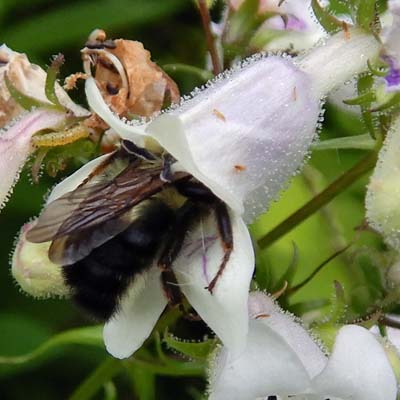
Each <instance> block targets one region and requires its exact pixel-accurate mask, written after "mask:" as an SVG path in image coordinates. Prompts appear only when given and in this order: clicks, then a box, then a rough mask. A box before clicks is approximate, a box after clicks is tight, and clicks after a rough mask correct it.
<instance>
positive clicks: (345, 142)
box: [312, 133, 376, 150]
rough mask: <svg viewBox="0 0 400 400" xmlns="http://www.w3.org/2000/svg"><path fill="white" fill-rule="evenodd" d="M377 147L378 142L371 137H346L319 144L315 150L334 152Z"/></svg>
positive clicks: (314, 146) (365, 135)
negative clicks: (333, 150) (334, 150)
mask: <svg viewBox="0 0 400 400" xmlns="http://www.w3.org/2000/svg"><path fill="white" fill-rule="evenodd" d="M375 146H376V141H375V140H374V139H372V138H371V135H370V134H368V133H366V134H364V135H357V136H346V137H341V138H335V139H328V140H323V141H320V142H317V143H315V144H314V145H313V147H312V148H313V150H332V149H358V150H372V149H374V148H375Z"/></svg>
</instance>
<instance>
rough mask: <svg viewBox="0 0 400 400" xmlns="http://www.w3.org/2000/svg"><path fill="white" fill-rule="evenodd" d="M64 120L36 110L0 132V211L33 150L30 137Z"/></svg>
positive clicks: (51, 113) (51, 112)
mask: <svg viewBox="0 0 400 400" xmlns="http://www.w3.org/2000/svg"><path fill="white" fill-rule="evenodd" d="M64 119H65V114H64V113H61V112H56V111H48V110H45V109H37V110H34V111H31V112H30V113H28V114H25V115H23V116H22V117H21V118H20V119H19V120H17V121H15V122H14V123H13V124H12V125H11V126H10V127H8V128H6V129H5V130H4V131H3V132H0V209H1V208H2V207H3V206H4V205H5V203H6V201H7V198H8V195H9V193H10V191H11V190H12V188H13V186H14V184H15V182H16V181H17V180H18V177H19V173H20V171H21V169H22V167H23V166H24V164H25V161H26V160H27V158H28V157H29V155H30V154H31V152H32V150H33V148H32V145H31V138H32V136H33V135H34V134H35V133H37V132H39V131H41V130H42V129H48V128H54V127H56V126H57V125H59V124H60V123H61V122H62V121H63V120H64Z"/></svg>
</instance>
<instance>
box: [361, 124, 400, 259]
mask: <svg viewBox="0 0 400 400" xmlns="http://www.w3.org/2000/svg"><path fill="white" fill-rule="evenodd" d="M399 151H400V118H399V117H398V118H397V119H396V120H395V121H394V122H393V125H392V127H391V128H390V130H389V132H388V134H387V137H386V139H385V142H384V144H383V147H382V149H381V151H380V153H379V158H378V162H377V165H376V167H375V170H374V172H373V174H372V176H371V179H370V182H369V185H368V190H367V195H366V199H365V206H366V216H367V221H368V223H369V225H370V226H371V227H372V228H374V229H375V230H377V231H378V232H379V233H381V234H382V236H383V238H384V239H385V241H386V243H387V244H389V245H390V246H392V247H393V248H395V249H396V250H398V251H399V250H400V207H399V204H400V203H399V202H400V164H399V159H398V154H399Z"/></svg>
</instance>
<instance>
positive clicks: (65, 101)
mask: <svg viewBox="0 0 400 400" xmlns="http://www.w3.org/2000/svg"><path fill="white" fill-rule="evenodd" d="M5 75H6V76H7V77H8V79H9V80H10V82H11V83H12V85H13V86H14V87H15V88H16V89H18V90H19V91H20V92H21V93H23V94H24V95H26V96H29V97H31V98H33V99H35V100H38V101H40V102H43V103H44V104H49V105H50V104H51V103H50V102H49V101H48V100H47V98H46V95H45V82H46V72H45V71H43V70H42V69H41V68H40V67H39V66H37V65H34V64H31V63H30V62H29V60H28V58H27V57H26V55H25V54H21V53H17V52H15V51H12V50H11V49H9V48H8V47H7V46H6V45H2V46H0V126H3V125H5V124H8V125H7V126H5V127H4V128H3V129H2V131H0V209H1V208H2V207H3V206H4V204H5V202H6V200H7V196H8V195H9V193H10V191H11V190H12V187H13V185H14V184H15V182H16V181H17V179H18V176H19V173H20V171H21V169H22V167H23V166H24V164H25V162H26V160H27V158H28V157H29V156H30V154H31V153H32V152H33V151H34V147H33V145H32V144H31V138H32V136H33V135H34V134H36V133H37V132H39V131H41V130H44V129H55V128H57V127H60V126H61V125H62V123H63V122H65V121H66V118H67V114H66V113H65V112H60V111H51V110H50V109H46V107H43V108H40V109H39V108H38V109H36V110H33V111H31V112H30V113H28V112H24V111H23V109H22V108H21V107H20V106H19V105H18V103H17V102H16V101H15V100H14V99H13V98H12V96H11V94H10V93H9V91H8V89H7V85H6V83H5V78H4V77H5ZM56 93H57V96H58V98H59V100H60V102H61V104H62V105H64V106H65V107H66V109H68V110H69V111H70V112H72V113H73V114H74V115H76V116H83V115H87V111H86V110H85V109H83V108H82V107H80V106H78V105H76V104H75V103H74V102H73V101H72V100H71V99H70V98H69V97H68V95H67V94H66V92H65V91H64V90H63V89H62V88H61V87H60V86H59V85H58V84H57V86H56Z"/></svg>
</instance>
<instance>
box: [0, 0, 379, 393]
mask: <svg viewBox="0 0 400 400" xmlns="http://www.w3.org/2000/svg"><path fill="white" fill-rule="evenodd" d="M331 3H332V4H333V5H334V6H336V7H337V9H338V10H339V11H340V12H341V11H342V10H341V9H340V7H342V6H343V2H341V1H336V2H335V1H332V2H331ZM219 10H220V7H219V6H217V7H216V9H215V10H213V12H215V14H216V15H217V14H218V12H219ZM0 21H1V28H0V29H1V36H0V41H1V42H4V43H6V44H7V45H8V46H9V47H11V48H12V49H14V50H16V51H20V52H26V53H27V54H28V56H29V58H30V59H31V61H33V62H35V63H37V64H40V65H41V66H44V65H46V64H48V62H49V59H50V56H51V55H53V54H56V53H58V52H62V53H63V54H64V55H65V57H66V63H65V66H64V67H63V68H62V75H63V76H67V75H68V74H70V73H72V72H76V71H79V70H81V62H80V52H79V51H80V48H81V47H82V46H83V44H84V42H85V41H86V38H87V36H88V34H89V33H90V32H91V31H92V30H93V29H94V28H102V29H105V30H106V32H107V33H108V36H109V37H112V38H119V37H123V38H127V39H134V40H139V41H141V42H143V44H144V46H145V47H146V48H147V49H149V50H150V51H151V53H152V57H153V60H154V61H156V62H157V63H158V64H159V65H161V66H163V65H165V64H171V63H185V64H190V65H195V66H198V67H201V68H204V66H205V61H204V60H205V53H206V45H205V40H204V36H203V32H202V29H201V23H200V19H199V16H198V14H197V12H196V9H195V7H194V5H193V2H192V1H189V0H97V1H89V0H87V1H84V0H70V1H61V0H0ZM168 72H170V71H168ZM170 73H171V72H170ZM171 75H172V77H173V78H174V79H176V81H177V82H178V84H179V85H180V87H181V89H182V93H187V92H189V91H190V90H191V89H192V88H193V87H194V86H196V85H199V84H201V83H202V81H201V79H200V78H199V77H198V76H196V75H192V74H187V73H178V72H177V73H171ZM80 89H82V87H80ZM81 92H82V91H81ZM74 95H75V96H77V97H76V98H77V99H78V100H79V101H81V102H83V101H84V100H83V97H79V95H78V91H75V92H74V93H72V96H74ZM365 131H366V129H365V127H364V126H363V124H362V123H361V122H360V121H359V118H358V117H357V116H354V115H351V114H348V113H344V112H343V111H339V110H338V109H336V108H335V107H334V106H329V107H328V109H327V112H326V114H325V125H324V129H323V132H322V136H323V137H324V138H334V137H341V136H351V135H356V134H361V133H365ZM364 155H365V152H364V151H354V150H329V151H314V153H313V154H312V158H311V163H310V164H309V165H308V167H307V169H306V170H305V172H304V173H302V174H301V175H298V176H297V177H296V178H295V179H294V180H293V182H292V183H291V184H290V186H289V188H288V190H287V191H286V192H285V193H284V194H283V196H282V197H281V199H280V200H279V201H278V202H276V203H275V204H274V205H273V206H272V208H271V210H270V211H269V212H268V213H266V214H265V215H264V216H262V217H261V218H260V220H259V221H258V222H257V223H255V224H254V225H253V227H252V233H253V236H254V238H255V239H257V238H259V237H261V236H263V235H264V234H265V233H266V232H268V231H269V230H270V229H271V228H273V227H274V226H275V225H276V224H278V223H279V222H280V221H282V220H283V219H284V218H285V217H287V216H288V215H289V214H290V213H291V212H293V211H295V210H296V209H298V208H299V207H300V206H301V205H302V204H304V203H305V202H306V201H308V200H309V199H310V198H312V197H313V195H315V194H316V193H317V192H319V191H320V190H322V189H323V188H324V187H326V186H327V184H328V183H329V182H331V181H332V180H334V179H335V178H336V177H337V176H339V175H340V174H341V173H343V172H344V171H346V170H347V169H348V168H350V167H351V166H352V165H354V164H355V163H356V162H357V161H358V160H359V159H360V158H362V157H363V156H364ZM66 173H68V171H66ZM59 179H60V177H58V178H57V179H51V178H48V177H45V178H44V179H42V180H41V182H40V184H38V185H33V184H32V183H31V182H30V180H31V179H30V178H29V174H28V171H24V172H23V175H22V179H21V181H20V182H19V183H18V185H17V186H16V188H15V191H14V194H13V197H12V200H11V201H10V202H9V203H8V205H7V207H6V208H5V210H3V212H2V213H1V215H0V235H1V241H0V265H1V269H0V285H1V289H0V290H1V296H0V399H2V400H8V399H10V400H11V399H12V400H19V399H24V400H25V399H30V400H36V399H38V400H39V399H40V400H47V399H66V398H68V397H69V396H70V395H71V393H72V392H73V391H74V389H75V388H76V387H77V386H78V385H79V384H80V383H81V382H82V381H83V380H84V379H85V378H86V377H87V376H88V375H89V374H90V373H91V372H92V371H93V370H94V369H95V368H96V367H97V366H98V365H99V364H100V363H102V362H104V361H105V360H106V363H105V364H104V363H103V364H102V368H103V369H104V370H101V371H100V373H104V374H107V368H108V367H109V364H110V363H111V364H112V363H113V361H112V360H111V359H110V358H109V357H108V356H107V355H106V352H105V350H104V349H103V347H102V344H101V340H100V341H99V342H98V343H97V342H96V340H97V339H96V340H94V342H96V343H97V345H96V346H81V345H79V344H75V345H69V346H65V347H60V348H57V349H56V350H54V351H50V352H49V353H48V356H45V357H40V358H39V359H38V360H35V361H34V362H28V363H24V364H23V365H19V366H10V365H6V366H5V365H1V356H14V355H21V354H24V353H26V352H28V351H30V350H33V349H34V348H36V347H37V345H39V344H41V343H43V342H45V341H46V340H47V339H49V338H50V337H52V336H53V335H54V334H56V333H58V332H62V331H64V330H66V329H71V328H75V327H80V326H85V325H90V324H93V322H92V321H89V320H87V319H85V318H84V317H82V314H81V313H79V312H78V311H77V310H76V309H75V308H74V307H73V306H72V305H71V304H70V303H69V302H68V301H65V300H58V299H52V300H40V301H39V300H38V301H35V300H33V299H31V298H28V297H26V296H25V295H24V294H22V293H20V292H19V290H18V287H16V285H15V284H14V283H13V279H12V277H11V275H10V272H9V255H10V253H11V251H12V249H13V246H14V244H13V243H14V240H15V237H16V235H17V234H18V231H19V229H20V227H21V226H22V224H23V223H25V222H26V221H28V220H29V219H30V218H32V217H34V216H35V215H37V214H38V213H39V211H40V209H41V204H42V198H43V196H44V194H45V193H46V192H47V191H48V190H49V188H50V187H51V186H52V185H54V184H55V183H56V182H57V181H58V180H59ZM366 182H367V177H364V178H363V179H361V180H359V181H358V182H357V183H355V184H354V185H352V186H351V187H350V188H349V189H348V190H346V191H345V192H344V193H342V194H341V195H339V196H338V197H337V198H335V199H334V200H333V201H332V202H331V203H330V204H329V205H328V206H327V207H325V208H324V209H323V210H321V211H320V212H318V213H316V214H314V215H313V216H312V217H310V218H309V219H307V220H306V221H305V222H303V223H302V224H300V225H299V226H298V227H297V228H295V229H293V230H292V231H291V232H290V233H288V234H287V235H285V236H284V237H283V238H281V239H279V240H278V241H276V242H275V243H273V244H272V245H271V246H269V247H268V248H266V249H259V252H258V260H257V263H258V267H259V272H258V274H260V276H261V277H260V279H259V286H260V287H261V288H270V287H271V286H270V282H272V281H274V282H278V281H279V277H280V276H281V275H282V272H283V271H284V270H285V269H286V268H287V267H288V266H289V265H290V264H291V263H292V262H293V257H294V249H297V250H295V253H296V254H297V256H296V258H297V260H296V264H297V272H296V275H295V278H294V283H296V282H300V281H301V280H302V279H304V278H305V277H307V276H308V275H309V274H310V272H311V271H312V270H314V269H315V268H316V267H317V266H318V265H320V264H321V263H322V262H323V261H324V260H326V259H327V258H328V257H329V256H331V255H332V254H333V253H334V252H335V251H337V250H338V249H340V248H342V247H343V246H344V245H345V244H347V243H349V241H350V240H352V239H354V237H355V235H356V234H357V233H356V231H355V228H356V227H357V226H360V225H362V223H363V219H364V206H363V201H364V194H365V184H366ZM363 245H366V246H367V245H368V246H372V247H377V248H379V247H380V246H381V243H380V241H379V240H378V239H377V237H376V236H374V235H373V234H371V233H362V234H360V240H358V242H357V248H358V249H360V248H362V246H363ZM360 254H361V255H362V253H360ZM360 263H361V264H363V265H362V268H360ZM375 270H376V267H375V266H374V265H371V262H370V259H367V261H365V260H364V259H363V258H362V257H359V256H358V255H357V256H355V255H354V254H353V253H351V252H346V253H345V254H343V255H341V256H338V257H337V258H335V259H334V260H333V261H332V262H330V263H329V264H327V266H326V267H325V268H324V269H323V270H322V271H321V272H320V273H319V274H318V275H317V276H316V278H315V279H313V280H312V281H311V282H310V283H309V284H307V285H306V286H305V287H304V288H303V289H302V290H301V291H299V292H298V293H296V294H295V295H294V296H293V298H291V299H290V306H291V307H292V309H293V310H294V311H296V312H298V313H300V314H304V313H305V312H306V311H307V310H308V306H310V304H311V305H314V306H315V305H316V304H318V305H319V306H321V307H322V308H321V310H320V311H321V316H322V315H324V313H329V312H330V308H331V306H330V301H331V300H332V297H333V294H334V286H333V282H334V281H338V282H340V283H341V285H342V286H343V287H344V291H345V297H346V300H347V302H348V303H349V304H351V305H352V307H353V308H354V310H355V311H357V312H358V313H360V314H362V313H363V312H365V311H366V309H367V305H369V304H371V302H373V301H374V299H375V297H377V296H378V297H379V287H378V288H377V289H376V291H377V292H378V293H371V290H372V289H371V285H369V283H368V279H369V277H370V276H372V275H373V273H372V272H371V271H375ZM360 271H361V272H360ZM362 271H364V272H365V273H364V272H362ZM263 274H264V275H263ZM363 274H364V275H363ZM371 274H372V275H371ZM378 274H379V272H378ZM373 276H374V277H375V276H376V274H375V275H373ZM264 278H265V279H266V280H265V281H264V280H263V279H264ZM263 282H265V285H263ZM374 282H375V283H374V285H375V286H376V280H375V281H374ZM374 296H375V297H374ZM310 301H312V303H310ZM195 327H196V326H195V325H194V326H192V327H191V328H187V329H190V330H191V331H192V332H193V331H195ZM183 331H184V330H183ZM99 332H100V331H99ZM187 332H188V331H186V333H187ZM192 332H189V333H192ZM100 333H101V332H100ZM188 337H193V335H192V336H191V335H188ZM47 357H50V358H51V359H47ZM107 363H108V364H107ZM129 376H130V379H128V375H123V374H122V375H120V376H119V377H118V378H117V380H116V384H117V386H118V399H132V398H138V399H150V400H151V399H187V398H194V399H199V398H200V396H199V394H198V393H201V391H202V390H203V389H204V383H203V381H202V380H201V379H198V378H190V377H188V378H171V377H169V378H165V377H164V378H163V377H161V376H157V377H154V375H152V374H146V373H143V370H142V369H140V368H137V369H130V375H129ZM154 379H156V384H155V383H154V382H155V381H154ZM176 379H179V382H180V384H179V385H178V384H176V383H177V381H176ZM183 379H184V380H183ZM135 383H136V386H135ZM132 385H134V386H135V388H134V390H133V391H132ZM133 392H134V393H135V395H133V394H132V393H133ZM97 396H98V397H96V398H108V399H112V398H116V397H115V393H114V388H113V387H112V386H110V385H107V386H106V387H105V390H104V391H102V392H101V393H98V395H97ZM76 398H83V397H79V396H78V397H76Z"/></svg>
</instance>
